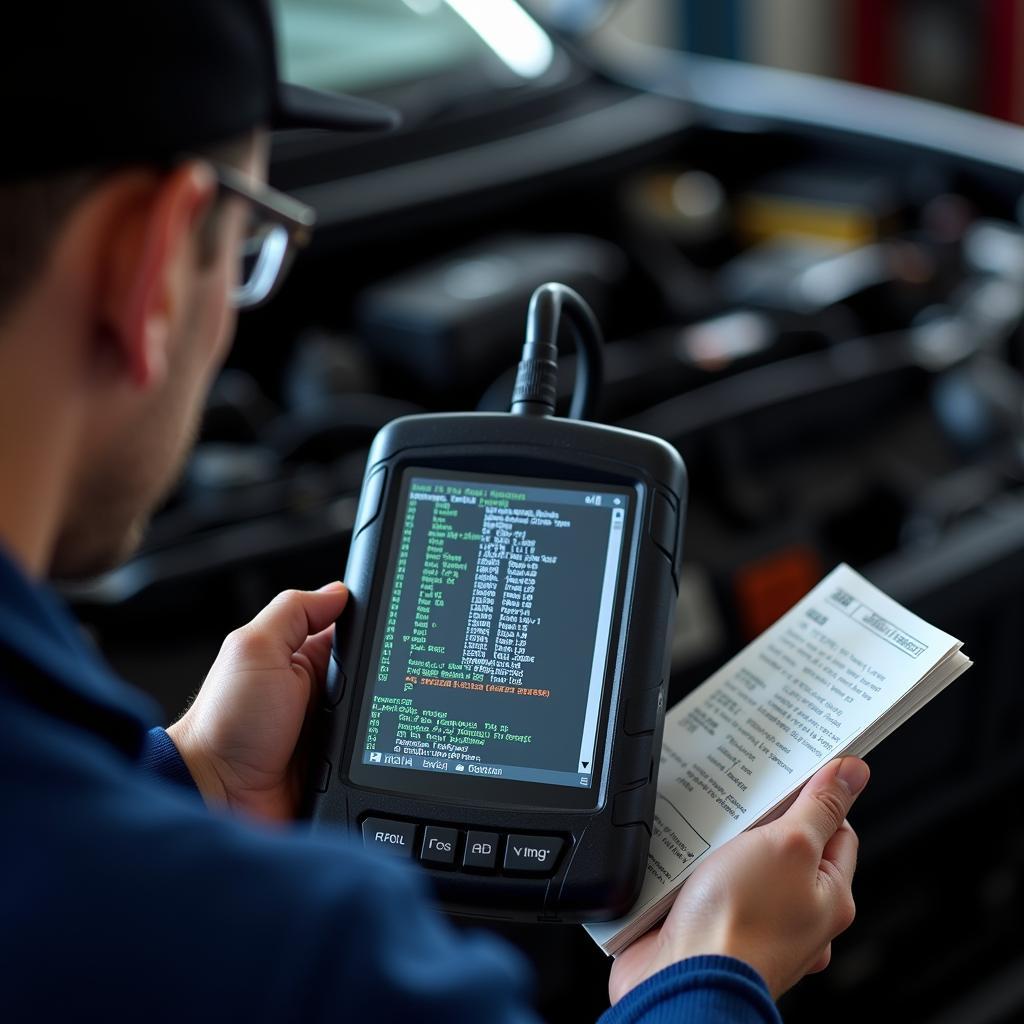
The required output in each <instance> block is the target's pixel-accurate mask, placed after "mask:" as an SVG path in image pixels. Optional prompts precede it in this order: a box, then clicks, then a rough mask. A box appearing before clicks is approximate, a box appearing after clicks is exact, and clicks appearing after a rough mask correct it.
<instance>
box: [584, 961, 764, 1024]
mask: <svg viewBox="0 0 1024 1024" xmlns="http://www.w3.org/2000/svg"><path fill="white" fill-rule="evenodd" d="M669 1022H671V1024H782V1018H781V1017H780V1016H779V1011H778V1010H777V1009H776V1007H775V1004H774V1003H773V1002H772V1000H771V996H770V995H769V994H768V989H767V987H766V986H765V983H764V981H763V980H762V978H761V976H760V975H759V974H758V973H757V971H755V970H754V969H753V968H752V967H751V966H749V964H745V963H743V962H742V961H741V960H734V959H733V958H732V957H728V956H697V957H691V958H690V959H688V960H682V961H680V962H679V963H677V964H672V966H671V967H666V968H665V969H664V970H663V971H659V972H658V973H657V974H655V975H653V976H652V977H650V978H648V979H647V980H646V981H645V982H643V983H642V984H640V985H638V986H637V987H636V988H635V989H633V990H632V991H631V992H628V993H627V994H626V995H625V996H623V998H622V999H620V1000H619V1002H618V1003H616V1004H615V1006H613V1007H612V1008H611V1009H610V1010H608V1011H606V1012H605V1013H604V1014H602V1015H601V1018H600V1021H599V1022H598V1024H669Z"/></svg>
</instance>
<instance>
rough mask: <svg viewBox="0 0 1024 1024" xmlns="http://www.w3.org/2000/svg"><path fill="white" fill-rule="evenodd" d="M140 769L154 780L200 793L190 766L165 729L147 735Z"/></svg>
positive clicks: (143, 742) (152, 731) (140, 755)
mask: <svg viewBox="0 0 1024 1024" xmlns="http://www.w3.org/2000/svg"><path fill="white" fill-rule="evenodd" d="M139 769H140V770H141V771H142V772H143V773H144V774H146V775H149V776H150V777H152V778H157V779H163V781H164V782H172V783H174V784H175V785H176V786H183V787H184V788H185V789H187V790H189V791H191V792H193V793H196V794H197V795H198V793H199V789H198V788H197V786H196V784H195V780H194V779H193V778H192V774H191V772H189V770H188V765H186V764H185V761H184V759H183V758H182V756H181V754H179V753H178V748H177V747H176V746H175V745H174V740H172V739H171V737H170V736H168V735H167V732H166V730H164V729H161V728H159V727H157V728H155V729H150V730H149V731H148V732H147V733H146V735H145V738H144V739H143V741H142V750H141V752H140V753H139Z"/></svg>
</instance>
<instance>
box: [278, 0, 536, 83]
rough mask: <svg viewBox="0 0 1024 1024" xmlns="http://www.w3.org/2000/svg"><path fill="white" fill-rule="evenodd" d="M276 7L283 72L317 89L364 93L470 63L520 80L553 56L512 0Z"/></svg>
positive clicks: (301, 1) (347, 0) (337, 1)
mask: <svg viewBox="0 0 1024 1024" xmlns="http://www.w3.org/2000/svg"><path fill="white" fill-rule="evenodd" d="M275 8H276V12H275V13H276V16H277V21H278V29H279V32H280V37H281V40H282V54H281V64H282V73H283V76H284V78H285V79H286V80H288V81H292V82H296V83H298V84H300V85H308V86H312V87H313V88H317V89H327V90H333V91H336V92H357V93H358V92H368V91H372V90H374V89H380V88H384V87H386V86H389V85H397V84H402V83H405V82H409V81H415V80H418V79H423V78H427V77H430V76H432V75H436V74H440V73H443V72H446V71H450V70H455V69H457V68H459V67H461V66H466V65H469V64H474V63H476V64H479V63H485V64H490V65H493V66H494V69H495V70H496V71H498V70H501V71H503V72H504V73H505V75H508V73H509V72H511V73H512V77H513V78H514V79H515V78H517V79H518V80H519V82H522V80H523V79H528V78H535V77H538V76H539V75H541V74H543V73H544V72H545V71H547V70H548V68H549V66H550V65H551V62H552V59H553V56H554V50H553V47H552V44H551V41H550V39H549V38H548V36H547V34H546V33H545V32H544V31H543V29H541V28H540V26H539V25H538V24H537V23H536V22H535V21H534V20H533V19H532V18H530V16H529V15H527V14H526V12H525V11H524V10H523V8H521V7H520V6H519V5H518V4H516V3H515V2H513V0H275ZM510 84H513V83H510Z"/></svg>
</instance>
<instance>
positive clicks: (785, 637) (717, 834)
mask: <svg viewBox="0 0 1024 1024" xmlns="http://www.w3.org/2000/svg"><path fill="white" fill-rule="evenodd" d="M959 647H960V644H959V642H958V641H957V640H955V639H954V638H953V637H951V636H950V635H949V634H947V633H944V632H942V630H939V629H936V628H935V627H934V626H931V625H929V624H928V623H927V622H925V621H924V620H922V619H920V618H918V617H917V616H916V615H913V614H912V613H911V612H909V611H907V610H906V609H905V608H903V607H902V606H900V605H899V604H897V603H896V602H895V601H893V600H892V599H891V598H889V597H888V596H886V595H885V594H883V593H882V592H881V591H880V590H878V589H877V588H876V587H874V586H872V585H871V584H870V583H868V581H867V580H865V579H864V578H863V577H862V576H860V575H859V574H858V573H856V572H854V571H853V570H852V569H851V568H850V567H849V566H846V565H841V566H839V567H838V568H837V569H835V570H834V571H833V572H832V573H831V574H830V575H829V576H827V577H826V578H825V579H824V580H823V581H822V582H821V583H819V584H818V586H817V587H815V588H814V590H812V591H811V592H810V593H809V594H808V595H807V596H806V597H804V598H803V599H802V600H801V601H800V602H799V603H798V604H797V605H796V606H795V607H794V608H792V609H791V610H790V611H789V612H787V613H786V615H784V616H783V617H782V618H781V619H780V620H779V621H778V622H776V623H775V624H774V625H773V626H772V627H771V628H769V629H768V630H767V631H766V632H765V633H763V634H762V635H761V636H760V637H758V638H757V639H756V640H754V641H753V642H752V643H751V644H750V645H749V646H748V647H747V648H745V649H744V650H743V651H741V652H740V653H739V654H738V655H737V656H736V657H734V658H733V659H732V660H731V661H729V662H728V663H727V664H726V665H724V666H723V667H722V668H721V669H719V670H718V671H717V672H716V673H715V674H714V675H712V676H711V678H709V679H708V680H707V681H706V682H705V683H704V684H702V685H701V686H699V687H698V688H697V689H696V690H694V691H693V692H692V693H691V694H690V695H689V696H687V697H686V698H684V699H683V700H682V701H681V702H680V703H679V704H677V705H676V706H675V707H674V708H672V709H670V710H669V711H668V713H667V714H666V720H665V736H664V743H663V748H662V753H661V767H660V773H659V777H658V797H657V803H656V807H655V818H654V828H653V833H652V841H651V849H650V855H649V859H648V867H647V877H646V880H645V884H644V887H643V890H642V892H641V895H640V898H639V901H638V902H637V905H636V907H635V908H634V910H633V911H632V912H631V913H630V914H629V915H627V916H626V917H625V918H622V919H620V920H618V921H612V922H608V923H602V924H596V925H590V926H588V929H587V930H588V931H589V933H590V935H591V937H592V938H593V939H594V940H595V941H596V942H598V943H599V944H600V945H601V946H602V947H604V948H605V949H606V950H607V951H610V952H616V951H618V949H621V948H622V947H623V946H624V945H626V944H628V942H629V941H631V940H632V938H633V937H635V936H636V935H637V934H640V933H641V932H642V931H644V930H646V928H647V927H649V926H650V925H651V924H653V922H654V920H655V919H656V918H657V916H658V912H659V911H661V912H664V911H667V909H668V904H669V903H670V899H669V898H670V897H671V895H672V893H673V892H674V891H675V890H676V889H677V888H678V887H679V886H680V885H681V884H682V882H683V881H684V880H685V878H686V876H687V875H688V874H689V873H690V872H691V871H693V869H694V868H695V867H696V865H697V864H698V863H700V860H701V858H703V857H704V856H705V855H706V854H707V853H708V851H709V850H712V849H714V848H716V847H718V846H721V845H722V844H723V843H724V842H726V841H728V840H729V839H731V838H732V837H733V836H735V835H738V834H739V833H740V832H742V831H743V830H744V829H747V828H750V827H751V826H752V825H754V824H756V823H757V822H758V821H759V820H761V819H763V818H764V817H766V816H767V815H768V814H769V813H770V812H771V811H772V810H773V809H774V808H776V807H778V805H779V804H780V803H782V802H783V801H784V800H786V798H787V797H789V796H791V795H792V794H793V793H794V791H795V790H797V789H798V788H799V787H800V786H801V785H802V784H803V783H804V782H805V781H806V780H807V779H808V778H810V776H811V775H812V774H813V773H814V772H815V771H816V770H817V769H818V768H819V767H820V766H821V765H822V764H824V763H825V762H826V761H828V760H829V759H831V758H833V757H836V756H838V755H840V754H842V753H845V752H847V751H851V750H854V749H856V750H858V752H866V750H867V749H868V748H869V747H870V746H872V745H873V743H872V742H870V740H871V739H872V735H871V734H872V732H873V731H877V738H881V737H882V736H883V735H885V734H886V732H887V731H889V728H887V724H886V722H885V721H884V719H885V716H886V715H887V713H889V712H890V711H892V712H893V713H894V717H896V718H897V724H898V721H900V720H903V719H904V718H906V717H909V715H908V714H905V713H902V712H904V711H905V710H906V709H907V708H908V705H909V706H912V707H913V710H916V709H917V706H919V704H920V703H923V702H924V700H926V699H927V698H928V697H930V696H934V693H935V692H938V689H939V688H941V685H945V684H946V683H948V682H950V681H951V680H952V679H953V678H955V677H956V675H958V674H959V673H960V672H962V671H963V670H964V668H966V667H967V665H969V664H970V663H969V662H968V661H967V659H966V657H964V656H963V655H961V654H957V653H956V652H957V651H958V650H959ZM937 669H938V670H939V671H938V672H936V670H937ZM933 672H935V678H936V680H937V681H938V683H940V684H941V685H939V686H938V687H937V688H933V689H932V692H931V693H927V694H924V693H923V694H922V695H921V697H922V700H920V701H917V700H914V699H913V697H916V696H917V695H916V694H913V695H912V691H914V689H915V687H917V686H918V684H920V683H921V682H922V680H927V677H929V676H930V675H931V674H932V673H933ZM662 903H664V904H665V906H664V907H663V908H662V907H660V906H659V904H662Z"/></svg>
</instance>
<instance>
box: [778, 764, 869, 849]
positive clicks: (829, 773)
mask: <svg viewBox="0 0 1024 1024" xmlns="http://www.w3.org/2000/svg"><path fill="white" fill-rule="evenodd" d="M869 775H870V772H869V770H868V766H867V765H866V764H865V763H864V762H863V761H861V760H860V758H858V757H842V758H839V759H838V760H836V761H830V762H829V763H828V764H827V765H825V767H824V768H822V769H821V770H820V771H819V772H817V774H815V775H814V776H812V777H811V779H810V780H809V781H808V783H807V785H806V786H804V788H803V790H802V791H801V793H800V795H799V796H798V797H797V798H796V801H795V802H794V804H793V806H792V807H790V809H789V810H788V811H786V813H785V814H784V815H783V816H782V818H780V819H779V822H780V824H781V823H783V822H785V823H786V824H787V825H797V826H800V827H802V828H803V829H804V831H805V832H806V833H807V834H809V835H810V836H811V837H812V838H813V840H814V842H815V844H816V845H817V847H818V849H819V850H824V849H825V844H826V843H828V841H829V840H830V839H831V838H832V837H833V836H834V835H835V834H836V832H837V831H838V830H839V828H840V826H841V825H842V824H843V822H844V821H845V820H846V816H847V814H849V813H850V808H851V807H852V806H853V802H854V800H856V799H857V797H858V796H859V795H860V793H861V792H862V791H863V789H864V787H865V786H866V785H867V784H868V776H869Z"/></svg>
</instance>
